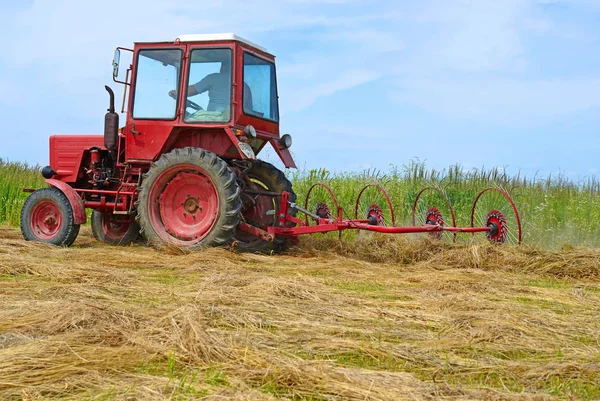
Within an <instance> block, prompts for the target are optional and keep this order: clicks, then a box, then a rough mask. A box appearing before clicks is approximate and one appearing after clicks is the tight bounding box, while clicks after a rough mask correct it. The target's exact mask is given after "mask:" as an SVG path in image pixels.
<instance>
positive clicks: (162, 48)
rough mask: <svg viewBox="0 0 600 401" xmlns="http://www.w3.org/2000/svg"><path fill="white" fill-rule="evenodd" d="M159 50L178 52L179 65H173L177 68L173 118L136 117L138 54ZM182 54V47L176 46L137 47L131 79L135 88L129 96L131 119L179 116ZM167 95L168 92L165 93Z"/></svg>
mask: <svg viewBox="0 0 600 401" xmlns="http://www.w3.org/2000/svg"><path fill="white" fill-rule="evenodd" d="M159 50H168V51H172V50H176V51H178V52H179V62H180V66H179V68H177V67H175V66H174V67H175V68H176V69H177V85H176V87H175V89H176V90H177V97H176V99H175V115H174V116H173V118H149V117H136V116H135V105H136V102H135V96H136V92H137V87H138V78H139V66H140V63H139V61H140V56H141V53H142V52H149V51H159ZM183 54H184V51H183V49H181V48H179V47H177V48H173V47H149V48H142V49H139V50H138V51H137V54H136V55H135V80H134V81H133V85H134V86H133V87H134V88H135V90H133V91H132V92H133V93H132V96H131V118H132V119H133V120H139V121H175V120H177V117H178V116H179V107H180V106H179V90H180V87H181V75H182V74H181V72H182V71H183V68H182V67H183ZM166 96H168V94H167V95H166Z"/></svg>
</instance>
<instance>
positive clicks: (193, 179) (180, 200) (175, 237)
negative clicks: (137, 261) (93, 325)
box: [137, 148, 241, 250]
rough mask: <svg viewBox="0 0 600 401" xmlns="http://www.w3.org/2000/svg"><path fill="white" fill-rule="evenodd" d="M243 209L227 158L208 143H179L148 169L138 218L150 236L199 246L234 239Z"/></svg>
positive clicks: (151, 239) (164, 241)
mask: <svg viewBox="0 0 600 401" xmlns="http://www.w3.org/2000/svg"><path fill="white" fill-rule="evenodd" d="M240 209H241V200H240V187H239V185H238V183H237V181H236V178H235V174H234V173H233V171H231V169H230V168H229V166H228V165H227V163H225V162H224V161H223V160H222V159H220V158H219V157H217V155H215V154H214V153H212V152H208V151H206V150H204V149H198V148H183V149H174V150H172V151H171V152H169V153H165V154H164V155H162V156H161V157H160V159H158V161H157V162H156V163H153V164H152V166H151V167H150V170H149V171H148V173H146V174H145V175H144V179H143V182H142V188H141V189H140V194H139V198H138V202H137V213H138V216H137V221H138V223H139V225H140V227H141V233H142V235H143V236H144V237H145V238H146V239H147V240H148V242H150V243H152V244H155V245H161V244H169V245H175V246H180V247H184V248H188V249H192V250H195V249H199V248H202V247H205V246H222V245H227V244H229V243H231V241H232V240H233V234H234V232H235V229H236V227H237V225H238V224H239V221H240Z"/></svg>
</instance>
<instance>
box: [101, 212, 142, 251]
mask: <svg viewBox="0 0 600 401" xmlns="http://www.w3.org/2000/svg"><path fill="white" fill-rule="evenodd" d="M91 225H92V234H93V235H94V238H96V239H97V240H98V241H102V242H106V243H107V244H112V245H129V244H131V243H133V242H135V241H136V240H137V239H138V238H139V237H140V226H139V225H138V223H137V222H136V221H135V218H134V217H133V216H131V215H120V214H114V213H111V212H99V211H98V210H94V211H93V213H92V222H91Z"/></svg>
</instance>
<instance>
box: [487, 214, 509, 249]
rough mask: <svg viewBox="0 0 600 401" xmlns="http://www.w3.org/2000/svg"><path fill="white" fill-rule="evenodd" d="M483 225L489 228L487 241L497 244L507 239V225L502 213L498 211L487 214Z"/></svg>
mask: <svg viewBox="0 0 600 401" xmlns="http://www.w3.org/2000/svg"><path fill="white" fill-rule="evenodd" d="M485 225H486V227H489V228H490V231H488V232H487V233H486V236H487V238H488V240H490V241H491V242H498V243H504V242H506V239H507V237H508V223H507V222H506V218H505V217H504V215H503V214H502V212H500V211H499V210H492V211H491V212H489V213H488V215H487V217H486V219H485Z"/></svg>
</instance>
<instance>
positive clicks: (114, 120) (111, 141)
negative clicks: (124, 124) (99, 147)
mask: <svg viewBox="0 0 600 401" xmlns="http://www.w3.org/2000/svg"><path fill="white" fill-rule="evenodd" d="M104 88H105V89H106V91H107V92H108V96H109V97H110V100H109V106H108V109H107V111H108V113H106V115H105V116H104V147H106V149H108V150H109V151H111V152H113V151H116V150H117V145H118V140H119V115H118V114H117V113H115V93H114V92H113V90H112V89H111V88H110V87H109V86H104Z"/></svg>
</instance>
